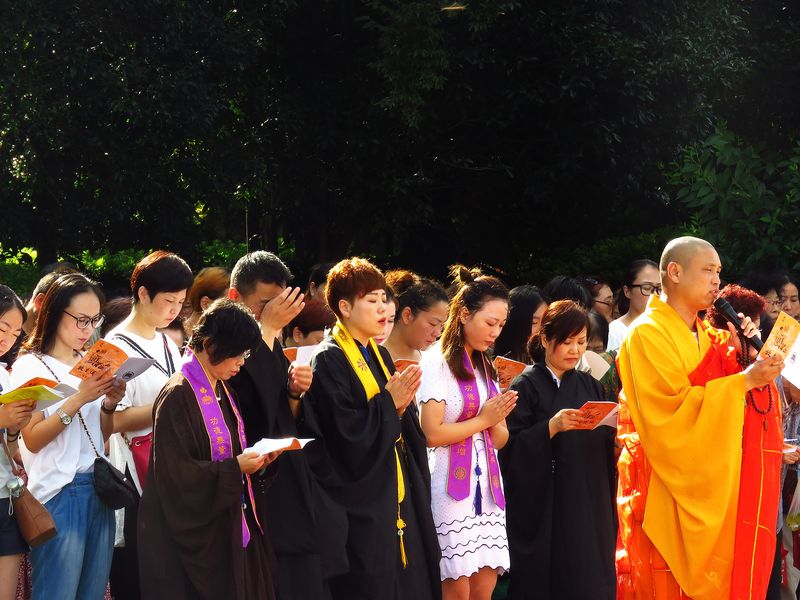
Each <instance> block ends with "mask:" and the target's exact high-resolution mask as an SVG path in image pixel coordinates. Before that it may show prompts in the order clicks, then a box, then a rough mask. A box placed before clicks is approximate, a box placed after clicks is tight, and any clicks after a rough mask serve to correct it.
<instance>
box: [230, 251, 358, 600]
mask: <svg viewBox="0 0 800 600" xmlns="http://www.w3.org/2000/svg"><path fill="white" fill-rule="evenodd" d="M291 280H292V273H291V272H290V271H289V269H288V267H287V266H286V265H285V264H284V263H283V261H281V260H280V259H279V258H278V257H277V256H275V255H274V254H272V253H271V252H265V251H257V252H251V253H250V254H247V255H245V256H243V257H242V258H240V259H239V261H238V262H237V263H236V265H235V266H234V268H233V271H232V272H231V288H230V290H229V291H228V297H229V298H230V299H232V300H235V301H236V302H239V303H241V304H243V305H244V306H246V307H247V308H249V309H250V311H251V312H252V313H253V315H254V316H255V318H256V321H258V324H259V327H260V329H261V342H260V343H259V344H258V347H257V348H256V349H255V350H254V351H253V352H252V353H251V354H250V356H249V357H247V359H246V360H245V362H244V365H243V366H242V369H241V370H240V371H239V373H238V374H236V375H234V376H233V377H232V378H231V379H230V381H229V384H230V386H231V388H233V390H234V391H235V392H236V395H237V396H238V398H239V406H240V407H241V410H242V418H243V420H244V426H245V431H246V433H247V438H248V440H251V442H252V443H255V442H257V441H258V440H260V439H262V438H284V437H296V436H297V435H298V432H297V423H296V417H297V416H298V414H299V410H300V397H301V395H302V394H303V393H304V392H305V391H306V390H308V388H309V386H310V385H311V381H312V375H311V367H310V366H309V365H296V364H289V361H288V360H287V359H286V356H285V355H284V354H283V350H282V347H281V343H280V339H279V338H280V334H281V331H282V329H283V328H284V327H285V326H286V325H287V324H288V323H289V322H290V321H291V320H292V319H294V318H295V317H296V316H297V315H298V314H299V313H300V311H301V310H303V306H304V303H303V294H302V293H301V291H300V288H296V287H294V288H293V287H289V286H288V284H289V283H290V282H291ZM306 452H307V451H306V450H304V451H302V452H287V453H286V454H285V456H282V457H281V458H280V460H278V461H277V462H276V463H275V465H274V466H273V467H270V468H271V469H273V470H275V472H276V476H275V478H274V479H273V480H272V483H271V484H270V485H269V487H266V486H263V487H261V488H259V489H258V490H257V492H258V493H259V494H261V495H262V496H263V498H264V501H263V502H261V503H260V504H259V507H260V508H261V509H262V510H261V513H260V517H261V519H262V521H263V522H265V523H266V526H267V531H268V532H269V536H270V540H271V542H272V544H273V546H274V548H275V554H276V558H277V563H278V575H279V576H278V578H277V579H278V588H279V589H278V595H279V597H280V598H281V600H295V599H297V600H300V599H306V598H308V599H309V600H316V599H318V598H319V599H322V598H324V597H325V583H324V581H325V579H326V577H327V575H326V574H325V570H326V568H327V567H326V564H327V562H328V560H327V559H326V557H325V556H324V554H326V552H330V548H329V546H330V544H328V543H327V542H326V539H327V537H328V536H329V535H333V534H328V531H329V530H330V529H331V528H333V529H334V531H335V530H336V528H337V527H338V525H337V524H339V523H342V519H343V518H342V517H341V516H337V514H336V509H335V507H334V506H333V503H332V502H331V501H330V500H329V499H328V498H327V497H326V496H325V494H324V492H323V491H322V490H321V489H320V488H319V486H318V484H317V483H316V481H315V480H314V477H313V475H312V473H311V470H310V468H309V464H308V460H307V456H306ZM260 481H262V482H264V480H260ZM342 527H343V526H342Z"/></svg>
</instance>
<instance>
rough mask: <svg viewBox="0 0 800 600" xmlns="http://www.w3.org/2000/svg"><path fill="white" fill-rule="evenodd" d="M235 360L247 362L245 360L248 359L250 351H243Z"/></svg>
mask: <svg viewBox="0 0 800 600" xmlns="http://www.w3.org/2000/svg"><path fill="white" fill-rule="evenodd" d="M235 358H236V360H241V361H243V362H247V359H248V358H250V350H245V351H244V352H242V353H241V354H240V355H239V356H236V357H235Z"/></svg>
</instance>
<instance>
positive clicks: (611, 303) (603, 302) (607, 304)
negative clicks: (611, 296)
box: [594, 300, 614, 306]
mask: <svg viewBox="0 0 800 600" xmlns="http://www.w3.org/2000/svg"><path fill="white" fill-rule="evenodd" d="M594 302H596V303H597V304H602V305H604V306H613V305H614V301H613V300H612V301H611V302H606V301H605V300H594Z"/></svg>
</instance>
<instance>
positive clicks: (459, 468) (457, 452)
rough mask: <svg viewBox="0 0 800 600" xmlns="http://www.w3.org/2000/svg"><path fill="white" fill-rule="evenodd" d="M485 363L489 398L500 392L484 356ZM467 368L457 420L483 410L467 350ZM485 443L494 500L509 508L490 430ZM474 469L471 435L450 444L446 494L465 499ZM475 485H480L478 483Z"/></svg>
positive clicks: (469, 417)
mask: <svg viewBox="0 0 800 600" xmlns="http://www.w3.org/2000/svg"><path fill="white" fill-rule="evenodd" d="M481 360H482V361H484V362H483V373H484V377H485V379H486V386H487V400H488V399H489V398H492V397H493V396H496V395H497V387H496V386H495V385H494V382H493V381H492V378H491V377H489V371H488V370H487V368H486V363H485V360H486V359H485V358H483V356H481ZM464 367H465V368H466V369H467V373H469V374H470V376H471V379H469V380H467V381H461V380H458V387H459V388H460V390H461V396H462V398H463V399H464V409H463V410H462V411H461V416H460V417H458V420H457V421H456V422H457V423H460V422H461V421H466V420H467V419H471V418H473V417H475V416H476V415H477V414H478V410H479V409H480V404H481V401H480V396H479V395H478V381H477V378H476V376H475V372H474V371H473V370H472V364H471V363H470V361H469V358H468V357H467V353H466V352H465V353H464ZM483 442H484V447H485V448H486V464H487V465H488V466H489V487H490V489H491V490H492V496H493V497H494V503H495V504H496V505H497V506H498V507H499V508H500V509H501V510H505V508H506V498H505V496H504V495H503V486H502V485H500V467H499V466H498V464H497V456H496V455H495V453H494V444H493V443H492V436H491V435H489V433H488V429H487V430H486V431H484V432H483ZM471 471H472V436H469V437H468V438H467V439H465V440H462V441H460V442H458V443H457V444H451V445H450V465H449V467H448V472H447V494H448V495H449V496H450V497H451V498H453V500H464V499H465V498H466V497H467V496H469V484H470V479H471ZM475 485H480V482H479V481H478V482H476V484H475Z"/></svg>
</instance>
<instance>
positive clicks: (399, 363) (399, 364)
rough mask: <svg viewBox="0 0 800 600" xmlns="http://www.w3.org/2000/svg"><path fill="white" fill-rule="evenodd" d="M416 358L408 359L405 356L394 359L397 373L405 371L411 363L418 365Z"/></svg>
mask: <svg viewBox="0 0 800 600" xmlns="http://www.w3.org/2000/svg"><path fill="white" fill-rule="evenodd" d="M418 364H419V361H418V360H408V359H407V358H398V359H397V360H396V361H394V368H395V369H397V371H398V372H399V373H402V372H403V371H405V370H406V369H407V368H408V367H410V366H411V365H418Z"/></svg>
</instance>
